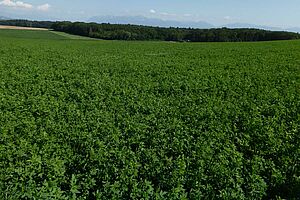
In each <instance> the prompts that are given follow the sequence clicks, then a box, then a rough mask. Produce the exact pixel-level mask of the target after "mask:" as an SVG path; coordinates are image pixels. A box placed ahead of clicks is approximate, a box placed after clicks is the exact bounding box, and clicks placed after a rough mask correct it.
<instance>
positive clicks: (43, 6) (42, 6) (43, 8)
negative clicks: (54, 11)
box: [37, 3, 51, 11]
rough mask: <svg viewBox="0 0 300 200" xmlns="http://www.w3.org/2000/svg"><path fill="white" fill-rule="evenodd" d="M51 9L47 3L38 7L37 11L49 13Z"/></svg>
mask: <svg viewBox="0 0 300 200" xmlns="http://www.w3.org/2000/svg"><path fill="white" fill-rule="evenodd" d="M50 7H51V6H50V5H49V4H48V3H46V4H43V5H40V6H38V7H37V9H38V10H40V11H48V10H49V9H50Z"/></svg>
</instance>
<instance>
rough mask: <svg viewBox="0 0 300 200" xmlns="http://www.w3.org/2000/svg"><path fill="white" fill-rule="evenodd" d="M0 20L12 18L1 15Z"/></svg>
mask: <svg viewBox="0 0 300 200" xmlns="http://www.w3.org/2000/svg"><path fill="white" fill-rule="evenodd" d="M0 20H10V18H8V17H3V16H0Z"/></svg>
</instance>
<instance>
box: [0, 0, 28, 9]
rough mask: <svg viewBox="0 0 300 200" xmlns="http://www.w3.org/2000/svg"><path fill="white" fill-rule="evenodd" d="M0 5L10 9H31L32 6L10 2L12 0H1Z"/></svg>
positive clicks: (20, 2)
mask: <svg viewBox="0 0 300 200" xmlns="http://www.w3.org/2000/svg"><path fill="white" fill-rule="evenodd" d="M0 5H3V6H7V7H12V8H24V9H32V8H33V5H31V4H29V3H24V2H22V1H12V0H3V1H1V2H0Z"/></svg>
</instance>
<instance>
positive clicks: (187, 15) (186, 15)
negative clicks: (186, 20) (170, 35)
mask: <svg viewBox="0 0 300 200" xmlns="http://www.w3.org/2000/svg"><path fill="white" fill-rule="evenodd" d="M183 16H184V17H191V16H192V14H184V15H183Z"/></svg>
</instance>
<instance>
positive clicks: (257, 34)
mask: <svg viewBox="0 0 300 200" xmlns="http://www.w3.org/2000/svg"><path fill="white" fill-rule="evenodd" d="M0 25H13V26H25V27H37V28H48V29H53V30H55V31H61V32H66V33H70V34H74V35H80V36H87V37H92V38H99V39H106V40H158V41H178V42H243V41H245V42H249V41H272V40H293V39H300V34H298V33H292V32H285V31H266V30H260V29H249V28H241V29H229V28H216V29H193V28H175V27H170V28H162V27H151V26H141V25H130V24H128V25H121V24H105V23H103V24H97V23H84V22H68V21H63V22H51V21H29V20H2V21H0Z"/></svg>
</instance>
